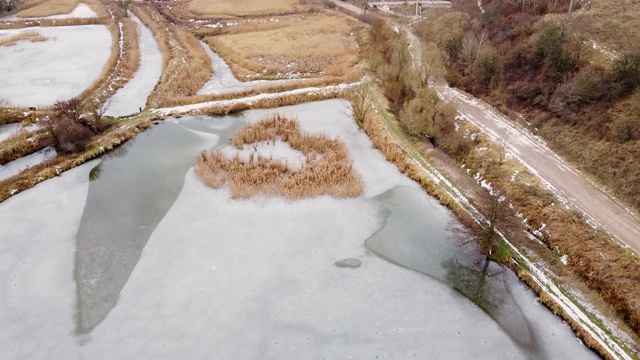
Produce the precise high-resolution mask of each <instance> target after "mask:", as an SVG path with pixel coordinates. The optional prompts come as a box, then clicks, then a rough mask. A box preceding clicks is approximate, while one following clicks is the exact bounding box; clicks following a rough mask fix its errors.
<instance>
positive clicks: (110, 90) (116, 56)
mask: <svg viewBox="0 0 640 360" xmlns="http://www.w3.org/2000/svg"><path fill="white" fill-rule="evenodd" d="M112 13H113V14H114V17H115V19H116V21H119V22H120V23H121V24H122V28H120V26H119V25H117V23H116V22H114V21H111V20H110V21H109V25H108V27H109V31H110V32H111V36H112V42H111V56H110V58H109V60H108V62H107V65H105V67H104V68H103V71H102V73H101V74H100V77H99V78H98V79H96V80H95V81H94V82H93V84H92V85H91V86H90V87H89V88H87V89H86V90H85V91H84V92H83V93H82V94H81V95H80V98H82V99H88V98H91V102H90V103H89V102H88V103H87V104H86V106H85V108H86V110H91V107H95V106H99V104H102V103H104V102H105V101H106V100H107V99H108V98H110V97H111V96H113V94H115V93H116V91H118V89H120V88H122V87H123V86H124V85H125V84H126V82H127V81H128V80H130V79H131V78H133V76H134V75H135V73H136V71H137V69H138V66H139V65H140V48H139V44H138V32H137V28H136V24H135V23H134V22H133V21H132V20H130V19H128V18H126V17H124V13H123V12H122V10H121V9H118V8H116V9H114V11H112ZM121 30H122V34H120V31H121ZM120 36H123V38H124V41H123V45H122V53H121V52H120Z"/></svg>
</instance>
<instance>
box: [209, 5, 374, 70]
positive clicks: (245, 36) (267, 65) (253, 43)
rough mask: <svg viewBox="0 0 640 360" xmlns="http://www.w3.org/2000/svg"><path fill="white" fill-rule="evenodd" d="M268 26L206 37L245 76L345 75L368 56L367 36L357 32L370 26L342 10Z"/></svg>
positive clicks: (231, 66)
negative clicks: (364, 54)
mask: <svg viewBox="0 0 640 360" xmlns="http://www.w3.org/2000/svg"><path fill="white" fill-rule="evenodd" d="M254 26H255V25H254ZM258 28H259V27H258ZM268 28H269V30H266V29H265V30H256V31H249V32H241V33H237V34H230V35H220V36H215V37H207V38H205V41H206V42H207V44H208V45H209V46H211V47H212V48H214V49H216V52H218V53H219V54H220V55H221V56H222V57H223V58H225V59H226V60H227V61H229V64H230V65H229V66H230V68H231V70H232V72H233V73H234V75H235V76H236V77H237V78H239V79H247V78H252V79H258V78H259V79H278V78H289V77H292V76H293V77H296V76H304V77H309V76H322V75H330V76H339V75H343V74H345V73H347V72H348V70H349V69H350V68H352V67H353V66H355V65H356V64H357V63H358V62H359V61H360V60H361V58H362V57H361V54H360V49H361V48H362V47H361V44H359V43H358V40H362V39H364V36H361V35H358V36H356V34H359V33H361V32H362V31H363V29H364V26H363V25H361V24H359V23H357V22H356V21H355V20H353V19H351V18H348V17H347V16H345V15H343V14H340V13H338V12H321V13H318V14H311V15H304V16H301V17H300V18H296V19H289V21H287V22H286V23H285V24H281V25H280V27H275V28H274V26H273V24H269V25H268Z"/></svg>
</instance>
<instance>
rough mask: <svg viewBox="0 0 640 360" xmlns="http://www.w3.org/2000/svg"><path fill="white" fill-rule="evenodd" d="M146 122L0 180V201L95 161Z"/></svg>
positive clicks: (114, 130) (123, 127)
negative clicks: (78, 150) (76, 151)
mask: <svg viewBox="0 0 640 360" xmlns="http://www.w3.org/2000/svg"><path fill="white" fill-rule="evenodd" d="M150 124H151V121H150V120H149V119H143V120H137V121H134V122H130V123H124V124H120V125H119V126H114V127H113V128H112V129H111V130H109V131H107V132H105V133H104V134H102V135H101V136H99V137H97V138H96V139H95V140H93V141H92V142H91V143H90V144H89V145H88V147H87V149H86V151H83V152H81V153H77V154H69V155H59V156H57V157H56V158H54V159H51V160H49V161H46V162H44V163H41V164H39V165H35V166H33V167H30V168H28V169H26V170H24V171H21V172H20V173H19V174H17V175H15V176H13V177H10V178H8V179H5V180H3V181H0V202H2V201H4V200H6V199H8V198H9V197H11V196H13V195H16V194H18V193H20V192H22V191H25V190H27V189H30V188H32V187H34V186H35V185H37V184H38V183H40V182H43V181H45V180H47V179H50V178H52V177H54V176H58V175H60V174H61V173H62V172H64V171H66V170H69V169H72V168H74V167H76V166H78V165H81V164H83V163H85V162H87V161H89V160H92V159H95V158H96V157H99V156H100V155H103V154H104V153H106V152H108V151H109V150H111V149H113V148H115V147H117V146H118V145H120V144H122V143H123V142H125V141H127V140H129V139H131V138H133V137H135V136H136V135H137V134H138V133H139V132H140V131H142V130H144V129H146V128H148V127H149V126H150Z"/></svg>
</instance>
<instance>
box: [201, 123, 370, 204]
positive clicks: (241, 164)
mask: <svg viewBox="0 0 640 360" xmlns="http://www.w3.org/2000/svg"><path fill="white" fill-rule="evenodd" d="M276 140H282V141H283V142H286V143H288V144H289V145H290V146H291V148H292V149H294V150H298V151H300V152H301V153H302V154H303V155H304V156H305V164H304V166H303V168H302V169H300V170H295V169H291V168H290V167H289V166H288V165H287V164H285V163H283V162H281V161H278V160H273V159H267V158H264V157H262V156H260V155H259V154H255V155H256V156H252V157H251V159H247V160H246V161H245V160H242V159H240V157H239V156H237V155H236V156H235V157H233V158H231V159H230V158H228V157H227V156H225V155H224V154H223V153H222V152H221V151H220V150H214V151H211V152H206V151H203V152H202V153H200V155H199V156H198V158H197V162H196V165H195V170H196V174H198V176H199V177H200V178H201V179H202V180H203V181H204V182H205V183H206V184H208V185H209V186H211V187H213V188H215V189H217V188H220V187H221V186H222V185H224V184H225V183H227V182H228V183H229V186H230V189H231V195H232V197H233V198H234V199H239V198H249V197H252V196H256V195H259V194H262V195H267V196H274V195H282V196H284V197H285V198H288V199H301V198H307V197H315V196H321V195H331V196H334V197H337V198H347V197H356V196H358V195H360V194H361V193H362V191H363V188H364V184H363V182H362V179H361V178H360V175H358V174H357V173H356V172H355V171H354V170H353V167H352V162H351V160H349V156H348V150H347V147H346V145H345V144H344V143H343V142H342V141H340V140H337V139H336V140H331V139H328V138H327V137H326V136H325V135H317V134H313V135H312V134H305V133H303V132H302V131H301V129H300V124H299V123H298V122H297V121H295V120H289V119H286V118H284V117H280V116H279V115H276V116H274V117H272V118H267V119H264V120H262V121H260V122H258V123H256V124H253V125H248V126H245V127H243V128H242V129H240V130H239V131H238V132H237V133H236V135H235V136H234V138H233V144H234V146H235V147H236V148H237V149H242V147H243V146H245V145H251V144H256V143H259V142H275V141H276Z"/></svg>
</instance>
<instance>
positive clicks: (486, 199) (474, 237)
mask: <svg viewBox="0 0 640 360" xmlns="http://www.w3.org/2000/svg"><path fill="white" fill-rule="evenodd" d="M474 203H475V206H476V209H477V210H478V212H480V214H481V215H482V220H481V221H479V222H478V223H477V224H475V225H473V226H471V227H470V226H462V225H459V224H450V225H449V230H450V231H451V232H452V238H453V240H454V241H455V243H456V245H458V246H460V247H463V246H466V245H468V244H470V243H474V242H477V243H478V244H479V245H480V247H481V248H482V249H483V250H484V254H485V261H484V265H483V272H486V271H487V269H488V267H489V263H490V261H491V257H492V255H493V254H494V253H495V251H496V250H497V248H498V246H499V242H500V239H501V233H502V234H505V235H508V234H511V233H515V232H517V231H522V230H523V227H522V223H521V222H520V221H519V219H518V217H517V216H516V214H515V210H514V209H512V208H511V207H510V206H509V202H508V200H507V199H506V197H505V196H504V195H503V193H502V191H499V190H490V191H485V192H482V193H481V194H480V196H479V197H478V198H477V199H476V200H475V201H474Z"/></svg>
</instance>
